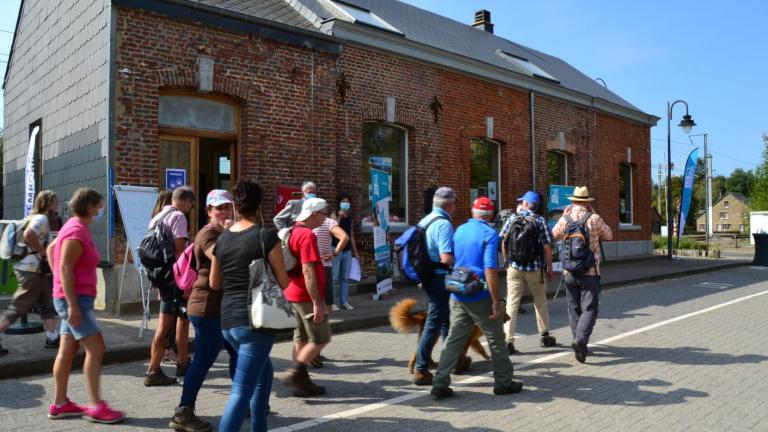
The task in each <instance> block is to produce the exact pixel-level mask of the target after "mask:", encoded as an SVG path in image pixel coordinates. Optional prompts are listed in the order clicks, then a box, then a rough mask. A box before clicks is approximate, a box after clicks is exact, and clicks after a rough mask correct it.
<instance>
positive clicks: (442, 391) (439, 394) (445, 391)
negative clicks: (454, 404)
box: [429, 387, 453, 399]
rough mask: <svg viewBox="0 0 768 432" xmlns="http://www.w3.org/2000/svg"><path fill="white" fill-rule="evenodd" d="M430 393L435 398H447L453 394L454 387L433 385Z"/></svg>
mask: <svg viewBox="0 0 768 432" xmlns="http://www.w3.org/2000/svg"><path fill="white" fill-rule="evenodd" d="M429 394H431V395H432V397H433V398H435V399H445V398H449V397H451V396H453V389H452V388H450V387H432V391H431V392H429Z"/></svg>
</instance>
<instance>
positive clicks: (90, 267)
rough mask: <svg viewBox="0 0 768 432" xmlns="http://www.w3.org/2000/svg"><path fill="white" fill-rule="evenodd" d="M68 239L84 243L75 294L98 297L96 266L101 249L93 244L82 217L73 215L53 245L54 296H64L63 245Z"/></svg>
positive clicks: (77, 265)
mask: <svg viewBox="0 0 768 432" xmlns="http://www.w3.org/2000/svg"><path fill="white" fill-rule="evenodd" d="M66 240H76V241H79V242H80V243H81V244H82V245H83V253H82V254H81V255H80V258H78V260H77V262H76V263H75V272H74V273H75V294H76V295H78V296H91V297H96V266H97V265H98V264H99V259H100V258H101V256H100V255H99V250H98V249H96V245H95V244H93V237H92V236H91V231H90V230H88V227H87V226H86V225H85V224H83V223H82V222H81V221H80V219H78V218H75V217H71V218H69V220H68V221H67V222H66V223H65V224H64V226H63V227H61V230H60V231H59V235H58V236H57V237H56V244H55V245H54V247H53V259H52V260H51V264H52V267H51V268H53V269H54V271H53V296H54V297H56V298H64V297H65V296H64V289H63V288H62V286H61V271H59V268H60V266H61V247H62V245H63V244H64V242H65V241H66Z"/></svg>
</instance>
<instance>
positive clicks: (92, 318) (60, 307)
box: [53, 295, 101, 340]
mask: <svg viewBox="0 0 768 432" xmlns="http://www.w3.org/2000/svg"><path fill="white" fill-rule="evenodd" d="M94 299H95V297H91V296H86V295H79V296H77V304H78V305H79V306H80V325H79V326H77V327H72V326H71V325H69V304H68V303H67V299H65V298H54V299H53V306H54V307H55V308H56V312H57V313H58V314H59V318H61V326H60V327H59V333H61V334H63V335H71V336H72V337H74V338H75V340H81V339H84V338H87V337H88V336H91V335H94V334H96V333H99V332H101V328H99V323H98V321H96V313H95V312H94V311H93V301H94Z"/></svg>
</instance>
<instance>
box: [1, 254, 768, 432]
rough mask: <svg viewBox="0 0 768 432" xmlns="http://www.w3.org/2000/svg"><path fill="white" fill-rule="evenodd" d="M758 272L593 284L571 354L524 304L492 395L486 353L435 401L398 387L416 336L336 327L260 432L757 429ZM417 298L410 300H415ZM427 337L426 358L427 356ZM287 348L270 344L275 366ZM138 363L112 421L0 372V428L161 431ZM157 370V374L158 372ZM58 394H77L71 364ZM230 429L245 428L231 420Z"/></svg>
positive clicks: (218, 406)
mask: <svg viewBox="0 0 768 432" xmlns="http://www.w3.org/2000/svg"><path fill="white" fill-rule="evenodd" d="M767 280H768V269H765V268H751V267H743V268H738V269H732V270H725V271H720V272H712V273H707V274H701V275H695V276H689V277H684V278H678V279H670V280H665V281H660V282H653V283H647V284H638V285H631V286H626V287H622V288H618V289H612V290H609V291H606V292H605V293H603V295H602V297H601V303H600V318H599V319H598V322H597V326H596V327H595V332H594V333H593V335H592V343H593V345H592V347H591V352H592V354H591V355H590V357H589V358H588V360H587V364H579V363H577V362H576V361H575V360H574V358H573V353H572V352H571V351H570V349H566V347H567V346H568V345H569V343H570V330H569V329H568V327H567V315H566V309H565V306H566V305H565V302H564V299H562V298H559V299H557V300H554V301H551V302H550V317H551V320H552V327H553V329H554V330H553V332H552V333H553V335H554V336H555V337H557V339H558V341H559V342H562V343H563V346H562V347H559V348H548V349H544V348H540V347H539V346H538V338H537V336H536V329H535V317H534V314H533V311H532V308H528V309H529V312H528V313H527V314H524V315H521V316H520V322H519V324H518V331H519V332H520V333H521V337H520V339H519V340H518V342H517V343H516V346H517V347H518V349H520V350H521V351H522V354H520V355H515V356H514V357H513V361H514V362H515V374H516V376H517V378H518V379H520V380H522V381H523V382H524V383H525V389H524V391H523V392H522V393H520V394H517V395H508V396H494V395H493V393H492V387H493V382H492V379H491V378H490V363H489V362H486V361H480V360H479V359H478V358H477V357H478V356H477V355H474V356H473V357H474V360H475V363H474V364H473V368H472V370H471V371H470V373H469V374H468V375H464V376H454V377H453V378H454V383H453V386H454V389H455V390H456V391H457V395H456V397H454V398H451V399H448V400H444V401H439V402H438V401H434V400H432V398H431V397H430V396H429V395H428V394H427V393H426V391H424V388H420V387H416V386H414V385H412V384H411V383H410V375H409V374H408V371H407V369H406V361H407V359H408V357H409V356H410V354H411V352H412V351H413V349H414V348H415V345H416V336H415V335H400V334H395V333H394V332H393V331H392V330H391V329H389V328H386V327H379V328H374V329H369V330H364V331H358V332H353V333H347V334H343V335H339V336H338V337H336V338H335V339H334V340H333V342H332V343H331V344H330V345H329V347H328V348H327V350H326V352H325V355H326V356H327V357H329V358H330V359H331V361H330V362H328V363H327V365H326V367H325V368H323V369H318V370H313V371H312V374H313V377H314V379H315V381H316V382H318V383H319V384H322V385H325V386H326V388H327V390H328V395H327V396H325V397H322V398H315V399H308V400H300V399H296V398H294V397H291V396H290V393H289V391H288V390H287V389H286V388H285V387H284V386H283V385H282V384H281V383H279V382H276V383H275V386H274V391H273V395H272V399H271V401H270V403H271V405H272V409H273V410H274V411H276V414H275V415H274V416H272V417H270V419H269V421H270V428H272V430H281V431H283V430H312V431H355V432H358V431H365V432H375V431H419V432H426V431H454V430H456V431H459V430H461V431H508V430H515V431H527V430H530V431H549V430H553V431H554V430H572V431H582V430H589V431H603V430H605V431H616V430H622V431H641V430H643V431H644V430H663V431H683V430H691V431H726V430H734V431H741V430H744V431H746V430H768V416H766V415H765V413H766V412H768V410H767V409H766V408H768V407H767V406H766V404H767V403H768V396H766V395H768V368H766V367H765V363H766V361H768V346H766V344H765V343H764V339H765V337H764V335H765V334H766V331H767V330H768V318H766V315H767V314H766V312H765V311H766V310H768V282H767ZM420 300H421V299H420ZM439 349H440V348H439V346H438V347H436V351H435V357H436V358H437V357H438V356H439ZM289 358H290V345H289V344H287V343H280V344H277V345H275V347H274V349H273V359H274V365H275V370H276V371H277V376H278V377H279V376H281V375H282V373H283V371H284V370H286V369H287V367H288V366H289V364H290V362H289ZM225 362H226V354H222V355H221V356H220V358H219V362H218V363H217V364H216V365H215V367H214V369H213V370H212V371H211V374H210V375H209V380H208V381H206V384H205V385H204V387H203V389H202V391H201V393H200V396H199V399H198V406H197V411H198V415H200V416H201V417H202V418H204V419H207V420H209V421H212V422H214V424H217V423H218V416H219V415H220V414H221V412H222V410H223V406H224V405H225V403H226V399H227V396H228V389H229V384H230V383H229V379H228V377H227V373H226V363H225ZM144 369H145V364H144V363H143V362H134V363H124V364H118V365H112V366H107V367H106V368H105V369H104V377H103V393H104V398H105V399H106V400H107V401H109V402H110V403H111V404H112V405H114V406H115V407H116V408H119V409H123V410H125V411H127V412H128V414H129V418H128V419H127V420H126V421H125V422H124V423H122V424H119V425H112V426H106V425H93V424H91V423H89V422H87V421H86V420H82V419H70V420H57V421H50V420H48V419H47V418H46V416H45V414H46V412H47V406H48V404H49V403H50V399H51V384H52V380H51V376H50V375H41V376H35V377H29V378H25V379H10V380H4V381H0V430H2V431H33V430H34V431H47V430H52V431H53V430H55V431H59V430H88V431H91V430H93V431H101V430H105V431H107V430H110V431H115V430H120V431H123V430H125V431H134V430H135V431H139V430H156V429H161V430H162V429H167V424H168V420H169V418H170V416H171V415H172V413H173V408H174V407H175V406H176V405H177V404H178V398H179V395H180V392H181V387H180V386H171V387H164V388H146V387H144V386H143V384H142V373H143V371H144ZM169 372H170V370H169ZM70 397H71V398H72V399H73V400H75V401H84V400H85V390H84V385H83V377H82V374H81V373H80V372H77V373H75V374H74V375H73V377H72V379H71V380H70ZM243 430H248V428H247V427H244V428H243Z"/></svg>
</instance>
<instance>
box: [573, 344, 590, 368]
mask: <svg viewBox="0 0 768 432" xmlns="http://www.w3.org/2000/svg"><path fill="white" fill-rule="evenodd" d="M571 348H573V355H574V357H576V361H578V362H579V363H585V362H586V361H587V345H586V344H585V343H584V342H579V341H573V342H571Z"/></svg>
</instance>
